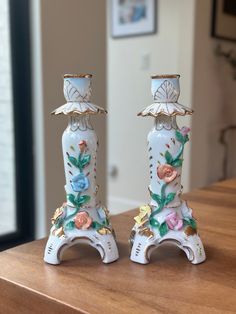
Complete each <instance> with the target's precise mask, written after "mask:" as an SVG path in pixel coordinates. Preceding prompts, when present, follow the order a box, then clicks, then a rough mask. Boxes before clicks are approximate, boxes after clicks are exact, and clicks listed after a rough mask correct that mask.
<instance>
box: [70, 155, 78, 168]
mask: <svg viewBox="0 0 236 314" xmlns="http://www.w3.org/2000/svg"><path fill="white" fill-rule="evenodd" d="M68 159H69V161H70V162H71V163H72V165H73V166H75V167H78V165H77V159H76V158H75V157H72V156H68Z"/></svg>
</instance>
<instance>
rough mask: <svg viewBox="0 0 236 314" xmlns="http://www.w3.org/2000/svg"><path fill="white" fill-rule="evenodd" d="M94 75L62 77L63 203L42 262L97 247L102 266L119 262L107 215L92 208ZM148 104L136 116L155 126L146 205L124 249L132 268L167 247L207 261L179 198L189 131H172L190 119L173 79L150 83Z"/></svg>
mask: <svg viewBox="0 0 236 314" xmlns="http://www.w3.org/2000/svg"><path fill="white" fill-rule="evenodd" d="M91 78H92V75H90V74H86V75H71V74H67V75H65V76H64V96H65V99H66V101H67V103H66V104H65V105H63V106H61V107H59V108H58V109H56V110H55V111H54V112H53V114H55V115H58V114H61V113H63V114H65V115H67V116H68V117H69V124H68V127H67V128H66V130H65V131H64V133H63V136H62V149H63V158H64V167H65V178H66V185H65V191H66V196H67V201H66V202H65V203H64V204H62V206H61V207H59V208H57V209H56V211H55V213H54V215H53V217H52V227H51V231H50V236H49V238H48V242H47V245H46V248H45V255H44V260H45V262H47V263H49V264H60V262H61V257H62V254H63V251H64V250H65V249H66V248H68V247H70V246H72V245H74V244H75V243H87V244H89V245H91V246H93V247H94V248H96V249H97V250H98V251H99V253H100V255H101V258H102V261H103V262H104V263H111V262H113V261H115V260H117V259H118V258H119V253H118V249H117V245H116V239H115V233H114V231H113V228H112V225H111V223H110V220H109V212H108V210H107V209H106V208H105V207H104V206H102V205H101V204H100V203H99V202H97V196H96V195H97V192H98V185H97V183H96V169H97V148H98V139H97V135H96V133H95V131H94V129H93V127H92V126H91V124H90V121H89V116H90V115H92V114H93V115H94V114H99V113H106V110H104V109H103V108H101V107H98V106H96V105H94V104H92V103H91V102H90V96H91ZM151 90H152V96H153V100H154V103H153V104H151V105H150V106H148V107H147V108H145V109H144V110H143V111H142V112H140V113H139V114H138V115H140V116H152V117H154V118H155V123H154V126H153V128H152V130H151V131H150V132H149V134H148V155H149V167H150V185H149V188H148V189H149V193H150V203H149V204H147V205H144V206H141V207H140V209H139V214H138V216H136V217H135V218H134V220H135V225H134V227H133V229H132V231H131V236H130V245H131V255H130V258H131V260H132V261H134V262H137V263H141V264H147V263H148V262H149V259H150V255H151V252H152V251H153V250H154V249H156V248H157V247H158V246H159V245H161V244H162V243H165V242H171V243H174V244H176V245H177V246H178V247H179V248H180V249H182V250H183V251H184V252H185V253H186V255H187V258H188V259H189V261H191V262H192V263H193V264H198V263H201V262H203V261H204V260H205V258H206V256H205V252H204V248H203V245H202V242H201V239H200V237H199V235H198V232H197V225H196V220H195V218H194V217H193V215H192V210H191V209H190V208H189V207H188V205H187V203H186V202H185V201H182V200H181V198H180V195H181V192H182V185H181V171H182V164H183V150H184V145H185V144H186V143H187V142H188V140H189V137H188V133H189V131H190V129H189V128H187V127H183V128H181V129H179V128H178V126H177V124H176V116H177V115H181V116H184V115H187V114H192V110H190V109H188V108H187V107H185V106H183V105H180V104H179V103H178V97H179V93H180V88H179V75H160V76H159V75H157V76H153V77H152V86H151Z"/></svg>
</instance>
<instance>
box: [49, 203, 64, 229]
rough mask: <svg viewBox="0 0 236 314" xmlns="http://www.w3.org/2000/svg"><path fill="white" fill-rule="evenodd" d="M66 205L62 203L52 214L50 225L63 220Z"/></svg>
mask: <svg viewBox="0 0 236 314" xmlns="http://www.w3.org/2000/svg"><path fill="white" fill-rule="evenodd" d="M65 207H66V203H63V204H62V206H61V207H59V208H57V209H56V210H55V212H54V214H53V217H52V219H51V221H52V224H53V225H54V224H55V223H56V221H58V219H59V218H60V219H63V218H64V217H65V215H66V211H65Z"/></svg>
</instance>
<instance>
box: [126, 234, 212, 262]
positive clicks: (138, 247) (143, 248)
mask: <svg viewBox="0 0 236 314" xmlns="http://www.w3.org/2000/svg"><path fill="white" fill-rule="evenodd" d="M130 242H131V246H132V248H131V255H130V259H131V260H132V261H133V262H136V263H140V264H148V263H149V262H150V256H151V253H152V252H153V250H155V249H157V248H158V247H159V246H160V245H162V244H164V243H173V244H175V245H177V246H178V247H179V248H180V249H181V250H183V251H184V252H185V254H186V256H187V258H188V260H189V261H190V262H191V263H192V264H200V263H202V262H204V261H205V259H206V255H205V251H204V247H203V244H202V241H201V239H200V237H199V235H198V234H194V235H188V236H187V235H186V234H185V233H184V231H169V232H168V233H167V234H166V235H165V236H164V237H162V238H160V237H156V236H153V237H149V238H148V237H147V236H145V235H140V234H139V233H138V232H137V233H136V232H135V230H133V231H132V239H131V240H130Z"/></svg>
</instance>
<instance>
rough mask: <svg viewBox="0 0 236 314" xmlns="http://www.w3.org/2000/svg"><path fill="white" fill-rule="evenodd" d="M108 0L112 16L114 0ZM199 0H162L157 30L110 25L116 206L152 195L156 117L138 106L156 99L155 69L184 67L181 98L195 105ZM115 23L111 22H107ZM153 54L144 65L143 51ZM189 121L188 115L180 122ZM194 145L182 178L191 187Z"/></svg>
mask: <svg viewBox="0 0 236 314" xmlns="http://www.w3.org/2000/svg"><path fill="white" fill-rule="evenodd" d="M107 3H108V19H109V12H110V11H109V4H110V1H109V0H108V1H107ZM194 10H195V1H194V0H179V1H173V0H159V1H158V5H157V34H154V35H149V36H140V37H132V38H123V39H112V38H111V37H110V31H111V30H110V29H108V87H107V88H108V110H109V120H108V163H109V165H115V166H117V168H118V176H117V178H108V192H109V193H108V198H109V206H110V209H112V212H113V213H115V212H119V211H121V210H126V209H129V208H132V207H135V206H137V205H138V204H140V203H143V202H146V201H147V200H148V191H147V186H148V184H149V182H148V181H149V179H148V160H147V152H146V136H147V133H148V132H149V130H150V128H151V127H152V124H153V119H152V118H138V117H137V116H136V114H137V112H138V111H140V110H141V109H142V108H143V107H146V106H147V105H149V104H151V102H152V99H151V93H150V75H151V74H153V73H179V74H180V75H181V90H182V92H181V98H180V102H181V103H183V104H186V105H189V106H191V94H192V93H191V89H192V63H193V59H192V58H193V34H194ZM108 25H110V23H109V24H108ZM146 53H149V54H150V67H149V69H147V70H142V69H141V56H142V54H146ZM182 123H184V124H190V119H189V118H183V119H181V121H180V124H182ZM189 160H190V145H186V150H185V165H184V174H183V183H184V185H185V189H186V190H187V189H188V188H189V184H190V183H189V178H190V172H189V167H190V161H189Z"/></svg>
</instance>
